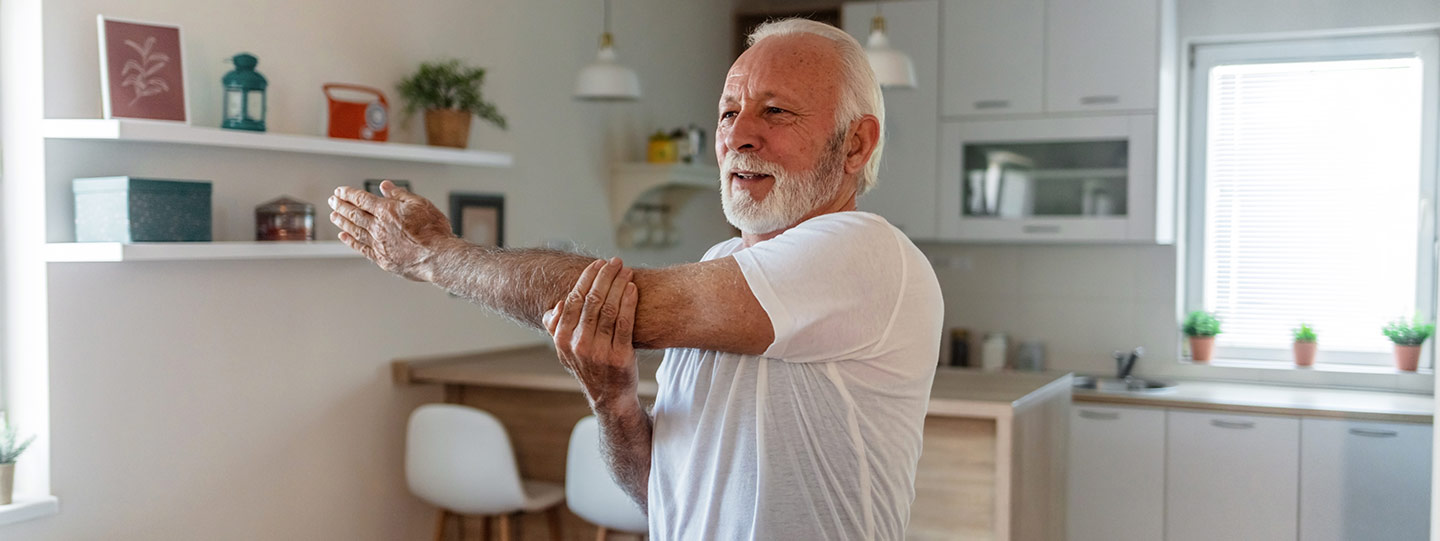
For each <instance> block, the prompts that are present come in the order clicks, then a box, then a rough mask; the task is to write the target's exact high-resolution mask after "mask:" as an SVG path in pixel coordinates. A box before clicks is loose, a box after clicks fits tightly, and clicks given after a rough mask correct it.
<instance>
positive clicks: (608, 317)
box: [595, 268, 635, 344]
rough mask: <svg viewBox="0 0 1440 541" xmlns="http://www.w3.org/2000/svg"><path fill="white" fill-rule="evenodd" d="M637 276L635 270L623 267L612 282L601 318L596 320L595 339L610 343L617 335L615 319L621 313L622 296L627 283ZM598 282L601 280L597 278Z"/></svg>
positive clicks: (601, 310)
mask: <svg viewBox="0 0 1440 541" xmlns="http://www.w3.org/2000/svg"><path fill="white" fill-rule="evenodd" d="M634 276H635V271H634V270H631V269H628V268H622V269H620V272H619V273H617V274H616V275H615V279H614V280H613V281H612V282H611V284H610V290H609V291H607V292H606V293H605V304H604V305H603V306H601V307H600V318H599V320H597V321H596V322H595V339H596V341H598V342H599V343H601V344H609V343H611V342H612V340H614V336H615V320H616V316H617V315H619V314H620V298H621V297H624V296H625V284H628V283H630V279H631V278H633V277H634ZM595 282H596V283H597V284H598V283H599V282H600V280H598V279H597V280H595Z"/></svg>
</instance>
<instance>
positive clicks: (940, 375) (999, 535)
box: [392, 345, 1071, 541]
mask: <svg viewBox="0 0 1440 541" xmlns="http://www.w3.org/2000/svg"><path fill="white" fill-rule="evenodd" d="M660 360H661V355H660V352H658V351H657V352H641V354H640V360H639V365H640V366H639V368H640V395H641V396H642V398H650V399H653V398H654V396H655V392H656V389H657V386H656V384H655V371H656V369H657V368H658V367H659V366H660ZM392 375H393V378H394V380H395V382H396V383H397V384H400V385H414V384H440V385H444V386H445V401H446V402H451V403H456V404H466V405H470V406H474V407H477V408H480V409H483V410H486V411H489V412H490V413H492V414H494V415H495V416H496V417H497V418H499V419H500V421H501V422H502V423H503V424H504V425H505V428H506V430H507V431H509V433H510V440H511V444H512V445H513V446H514V448H515V456H516V459H517V463H518V464H519V467H520V474H521V475H522V476H524V477H527V478H533V479H539V480H545V481H552V482H557V483H563V482H564V480H565V453H566V450H567V449H568V445H569V437H570V430H571V428H572V427H574V426H575V423H576V422H578V421H579V420H580V419H581V418H583V417H585V416H587V415H590V409H589V406H588V405H587V403H586V401H585V398H584V397H583V396H582V395H581V394H580V392H579V391H580V385H579V383H578V382H576V381H575V379H574V378H573V377H571V376H570V375H569V374H568V373H566V372H565V370H564V369H563V368H561V367H560V365H559V363H558V361H556V359H555V354H554V352H553V351H551V350H550V349H549V348H547V347H545V346H543V345H540V346H526V347H520V348H512V349H504V350H496V351H486V352H476V353H469V354H462V355H449V356H439V357H424V358H410V359H399V360H396V361H394V362H393V363H392ZM1070 389H1071V378H1070V375H1069V374H1055V373H1013V372H1002V373H985V372H975V371H969V370H954V369H941V370H940V371H939V372H937V373H936V375H935V383H934V385H933V388H932V389H931V393H930V410H929V414H928V416H927V417H926V419H925V439H924V447H923V451H922V454H921V457H920V463H919V465H918V471H917V475H916V480H915V503H914V505H913V506H912V507H911V514H910V527H909V530H908V533H907V538H909V539H936V540H939V539H945V540H954V539H988V540H1011V539H1015V540H1027V541H1028V540H1047V541H1049V540H1056V541H1058V540H1061V539H1064V537H1065V499H1064V498H1065V477H1066V473H1065V462H1066V444H1067V427H1068V425H1069V415H1070V414H1069V408H1070ZM523 522H524V524H523V526H522V531H521V534H522V535H521V537H520V538H521V539H546V538H547V530H546V527H545V525H544V524H543V522H544V518H543V517H540V516H534V517H527V518H526V519H525V520H524V521H523ZM564 528H565V534H566V539H574V540H581V539H585V540H588V539H593V536H594V531H595V529H594V526H591V525H589V524H586V523H585V522H583V521H581V520H580V519H579V517H576V516H574V515H573V514H571V513H569V512H568V511H566V512H565V520H564ZM467 531H469V532H471V534H472V536H471V538H472V539H478V536H474V535H473V532H475V531H479V528H478V527H473V526H472V527H470V528H468V529H467ZM616 538H619V536H616Z"/></svg>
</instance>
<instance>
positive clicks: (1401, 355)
mask: <svg viewBox="0 0 1440 541" xmlns="http://www.w3.org/2000/svg"><path fill="white" fill-rule="evenodd" d="M1381 332H1383V333H1385V337H1386V338H1389V339H1390V341H1391V342H1394V343H1395V367H1396V368H1398V369H1400V370H1404V371H1406V372H1414V371H1415V370H1416V369H1417V368H1419V367H1420V345H1421V344H1424V343H1425V340H1426V339H1428V338H1430V335H1432V334H1435V324H1434V323H1427V322H1425V321H1422V320H1421V319H1420V316H1419V315H1418V314H1417V315H1416V316H1415V317H1414V318H1411V319H1410V321H1408V322H1407V321H1405V318H1403V317H1402V318H1397V319H1396V320H1395V321H1391V322H1390V323H1387V324H1385V328H1384V329H1382V330H1381Z"/></svg>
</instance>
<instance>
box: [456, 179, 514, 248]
mask: <svg viewBox="0 0 1440 541" xmlns="http://www.w3.org/2000/svg"><path fill="white" fill-rule="evenodd" d="M450 227H451V229H452V230H454V231H455V234H456V235H458V236H459V237H460V238H462V239H465V240H466V241H468V242H471V243H474V244H478V245H481V246H494V247H497V248H503V247H505V196H504V195H501V194H484V193H466V192H451V193H450Z"/></svg>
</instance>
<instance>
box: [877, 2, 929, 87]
mask: <svg viewBox="0 0 1440 541" xmlns="http://www.w3.org/2000/svg"><path fill="white" fill-rule="evenodd" d="M865 56H867V57H869V59H870V69H872V70H874V71H875V79H876V80H877V81H879V82H880V86H881V87H883V88H915V85H916V84H918V81H916V79H915V62H914V61H913V60H910V55H907V54H905V53H903V52H901V51H900V50H899V49H896V48H894V47H891V46H890V38H888V37H886V36H885V16H884V15H881V14H880V0H875V18H874V19H871V21H870V39H869V40H868V41H867V42H866V43H865Z"/></svg>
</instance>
